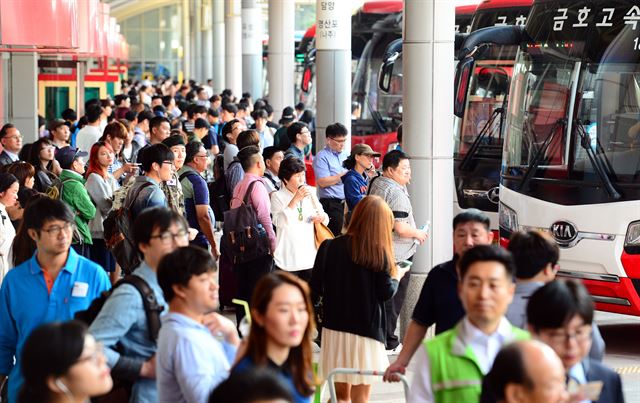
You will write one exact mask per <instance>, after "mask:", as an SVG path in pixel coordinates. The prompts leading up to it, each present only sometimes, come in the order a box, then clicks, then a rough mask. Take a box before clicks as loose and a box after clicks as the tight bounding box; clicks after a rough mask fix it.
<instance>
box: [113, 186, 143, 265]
mask: <svg viewBox="0 0 640 403" xmlns="http://www.w3.org/2000/svg"><path fill="white" fill-rule="evenodd" d="M151 185H152V183H150V182H145V183H143V184H142V185H141V186H140V187H139V188H138V190H137V191H136V193H135V194H133V195H132V196H133V197H131V198H130V199H128V200H125V202H124V203H123V204H122V206H120V207H119V208H117V209H115V208H114V209H112V210H111V211H110V212H109V214H108V215H107V218H105V220H104V222H103V226H104V241H105V243H106V245H107V248H108V249H109V250H110V251H111V253H113V256H114V257H115V258H116V262H117V263H118V264H119V265H120V267H121V268H122V270H123V271H124V272H125V273H126V274H131V272H132V271H133V269H135V268H136V267H137V266H138V265H139V264H140V262H142V258H141V257H140V254H139V253H138V247H137V245H136V244H135V242H134V240H133V236H132V227H133V225H132V224H133V217H132V216H131V206H133V203H134V202H135V201H136V199H137V198H138V196H139V195H140V192H141V191H142V190H143V189H144V188H146V187H148V186H151Z"/></svg>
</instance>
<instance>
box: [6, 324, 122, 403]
mask: <svg viewBox="0 0 640 403" xmlns="http://www.w3.org/2000/svg"><path fill="white" fill-rule="evenodd" d="M22 373H23V376H24V383H23V385H22V388H21V389H20V394H19V395H18V403H33V402H38V403H54V402H69V403H83V402H87V401H89V398H91V397H94V396H101V395H104V394H106V393H107V392H109V391H110V390H111V387H112V386H113V381H112V380H111V375H110V373H109V367H108V366H107V359H106V358H105V356H104V352H103V351H102V345H100V343H96V341H95V339H94V338H93V336H91V335H90V334H89V333H88V331H87V327H86V326H85V325H84V324H83V323H81V322H78V321H69V322H64V323H48V324H46V325H42V326H40V327H39V328H37V329H35V330H34V331H33V332H32V333H31V335H30V336H29V338H28V339H27V341H26V342H25V344H24V348H23V350H22Z"/></svg>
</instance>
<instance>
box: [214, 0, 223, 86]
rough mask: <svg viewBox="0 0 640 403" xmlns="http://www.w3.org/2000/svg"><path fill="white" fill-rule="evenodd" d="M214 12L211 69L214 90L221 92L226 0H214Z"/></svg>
mask: <svg viewBox="0 0 640 403" xmlns="http://www.w3.org/2000/svg"><path fill="white" fill-rule="evenodd" d="M211 6H212V7H211V8H212V13H213V21H212V24H213V26H212V29H211V31H212V36H213V53H212V58H211V70H212V74H213V75H212V78H213V92H214V93H215V94H219V93H221V92H222V90H224V88H225V80H224V79H225V71H224V67H225V65H224V64H225V62H224V44H225V35H224V34H225V32H224V31H225V27H224V2H223V1H222V0H213V3H212V5H211Z"/></svg>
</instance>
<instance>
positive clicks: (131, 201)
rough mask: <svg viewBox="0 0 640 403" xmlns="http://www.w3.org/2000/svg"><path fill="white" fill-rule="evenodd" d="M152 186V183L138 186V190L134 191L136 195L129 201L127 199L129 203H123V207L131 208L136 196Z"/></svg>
mask: <svg viewBox="0 0 640 403" xmlns="http://www.w3.org/2000/svg"><path fill="white" fill-rule="evenodd" d="M151 185H153V183H151V182H145V183H143V184H142V185H140V187H139V188H138V190H137V191H136V193H135V194H134V195H133V196H132V197H131V199H129V203H125V205H124V206H123V207H126V208H131V206H132V205H133V203H134V202H135V201H136V199H137V198H138V196H140V193H141V192H142V190H143V189H144V188H146V187H148V186H151Z"/></svg>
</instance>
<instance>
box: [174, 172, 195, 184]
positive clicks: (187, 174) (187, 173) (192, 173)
mask: <svg viewBox="0 0 640 403" xmlns="http://www.w3.org/2000/svg"><path fill="white" fill-rule="evenodd" d="M193 175H198V174H197V173H195V172H193V171H185V172H183V173H181V174H180V176H179V177H178V182H182V180H183V179H184V178H186V177H189V176H193Z"/></svg>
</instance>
